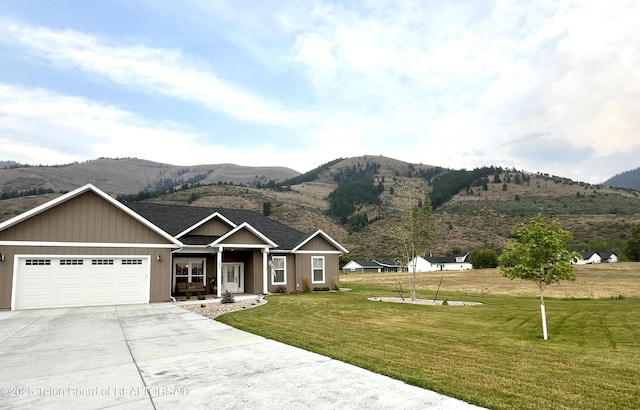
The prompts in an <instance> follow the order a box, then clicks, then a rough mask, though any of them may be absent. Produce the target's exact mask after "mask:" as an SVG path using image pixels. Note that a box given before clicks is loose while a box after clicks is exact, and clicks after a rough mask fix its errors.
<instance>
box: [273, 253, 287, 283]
mask: <svg viewBox="0 0 640 410" xmlns="http://www.w3.org/2000/svg"><path fill="white" fill-rule="evenodd" d="M272 261H273V276H272V283H273V284H274V285H286V283H287V258H286V256H273V257H272Z"/></svg>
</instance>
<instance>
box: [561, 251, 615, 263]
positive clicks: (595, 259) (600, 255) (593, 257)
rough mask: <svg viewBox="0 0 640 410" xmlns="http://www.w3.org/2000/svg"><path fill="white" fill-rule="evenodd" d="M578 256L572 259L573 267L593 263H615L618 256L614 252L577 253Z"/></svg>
mask: <svg viewBox="0 0 640 410" xmlns="http://www.w3.org/2000/svg"><path fill="white" fill-rule="evenodd" d="M578 254H579V255H580V256H579V257H576V258H574V259H573V261H572V263H573V264H575V265H591V264H595V263H616V262H618V255H616V254H615V252H592V251H589V252H578Z"/></svg>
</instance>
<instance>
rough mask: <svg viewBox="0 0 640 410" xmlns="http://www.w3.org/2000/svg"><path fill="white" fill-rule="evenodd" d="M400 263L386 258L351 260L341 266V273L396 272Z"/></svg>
mask: <svg viewBox="0 0 640 410" xmlns="http://www.w3.org/2000/svg"><path fill="white" fill-rule="evenodd" d="M398 271H400V265H398V264H397V263H395V262H393V261H390V260H386V259H374V260H370V261H369V260H363V259H358V260H355V259H354V260H352V261H349V262H348V263H346V264H345V265H344V266H343V267H342V272H343V273H380V272H398Z"/></svg>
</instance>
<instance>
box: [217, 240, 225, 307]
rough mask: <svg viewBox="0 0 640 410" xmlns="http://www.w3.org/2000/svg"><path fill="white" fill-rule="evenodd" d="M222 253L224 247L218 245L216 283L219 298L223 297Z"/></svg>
mask: <svg viewBox="0 0 640 410" xmlns="http://www.w3.org/2000/svg"><path fill="white" fill-rule="evenodd" d="M222 253H223V247H222V246H220V247H218V252H217V257H216V283H217V284H218V289H217V295H216V296H218V297H219V298H221V297H222Z"/></svg>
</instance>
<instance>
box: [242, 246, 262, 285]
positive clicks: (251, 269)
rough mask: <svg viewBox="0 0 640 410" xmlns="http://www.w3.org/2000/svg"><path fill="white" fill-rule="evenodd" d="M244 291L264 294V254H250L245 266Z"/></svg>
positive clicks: (254, 252) (256, 252) (255, 252)
mask: <svg viewBox="0 0 640 410" xmlns="http://www.w3.org/2000/svg"><path fill="white" fill-rule="evenodd" d="M244 291H245V292H246V293H262V253H261V252H260V251H252V252H250V255H249V258H248V259H247V262H246V263H245V265H244Z"/></svg>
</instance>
